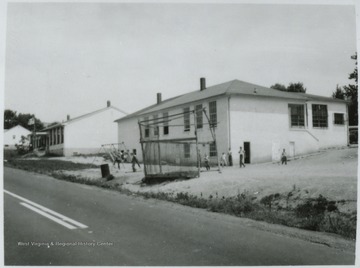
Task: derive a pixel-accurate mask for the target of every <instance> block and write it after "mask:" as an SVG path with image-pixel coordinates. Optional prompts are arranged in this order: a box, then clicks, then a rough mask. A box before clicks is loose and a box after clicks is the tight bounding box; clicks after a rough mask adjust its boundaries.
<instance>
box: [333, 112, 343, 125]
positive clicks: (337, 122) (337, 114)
mask: <svg viewBox="0 0 360 268" xmlns="http://www.w3.org/2000/svg"><path fill="white" fill-rule="evenodd" d="M339 115H340V116H341V120H340V122H339V121H338V120H337V119H339V118H336V116H339ZM334 125H337V126H343V125H345V114H344V113H334Z"/></svg>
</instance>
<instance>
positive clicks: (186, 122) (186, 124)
mask: <svg viewBox="0 0 360 268" xmlns="http://www.w3.org/2000/svg"><path fill="white" fill-rule="evenodd" d="M184 131H190V108H189V107H186V108H184Z"/></svg>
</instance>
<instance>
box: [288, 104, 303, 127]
mask: <svg viewBox="0 0 360 268" xmlns="http://www.w3.org/2000/svg"><path fill="white" fill-rule="evenodd" d="M289 110H290V121H291V123H290V125H291V127H304V126H305V116H304V105H302V104H289Z"/></svg>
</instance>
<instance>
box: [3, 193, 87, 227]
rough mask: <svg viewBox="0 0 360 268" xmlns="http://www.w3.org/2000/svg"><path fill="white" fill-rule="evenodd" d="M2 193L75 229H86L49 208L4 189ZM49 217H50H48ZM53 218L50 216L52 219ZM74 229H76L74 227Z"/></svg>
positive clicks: (83, 225)
mask: <svg viewBox="0 0 360 268" xmlns="http://www.w3.org/2000/svg"><path fill="white" fill-rule="evenodd" d="M4 192H5V193H7V194H9V195H11V196H13V197H15V198H17V199H20V200H22V201H24V202H26V203H27V204H30V205H32V208H34V207H36V208H38V209H40V210H42V212H47V213H48V214H52V215H53V216H56V217H58V218H60V220H62V221H66V222H68V223H71V224H73V225H75V226H77V227H79V228H81V229H85V228H88V226H86V225H85V224H82V223H80V222H78V221H75V220H73V219H70V218H69V217H66V216H64V215H62V214H60V213H57V212H55V211H53V210H51V209H49V208H46V207H44V206H42V205H39V204H37V203H35V202H32V201H30V200H29V199H26V198H24V197H21V196H19V195H17V194H14V193H12V192H9V191H7V190H5V189H4ZM34 211H35V210H34ZM49 216H51V215H49ZM53 216H52V217H53ZM54 218H55V217H54ZM75 228H76V227H75Z"/></svg>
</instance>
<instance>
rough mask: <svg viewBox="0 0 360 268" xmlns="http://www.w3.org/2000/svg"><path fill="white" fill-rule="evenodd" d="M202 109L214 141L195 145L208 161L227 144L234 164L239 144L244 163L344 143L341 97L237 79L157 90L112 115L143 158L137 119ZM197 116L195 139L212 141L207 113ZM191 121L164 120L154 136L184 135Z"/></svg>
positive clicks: (121, 138) (120, 135) (190, 131)
mask: <svg viewBox="0 0 360 268" xmlns="http://www.w3.org/2000/svg"><path fill="white" fill-rule="evenodd" d="M203 108H205V110H206V112H207V115H208V117H209V119H210V120H211V121H212V122H216V128H215V133H216V145H215V144H212V145H210V146H208V147H205V146H204V147H202V146H201V145H200V147H199V148H200V153H201V155H204V154H207V155H210V161H211V163H212V164H214V163H216V162H217V159H218V157H220V156H221V154H222V153H228V151H229V149H230V150H231V151H232V155H233V161H234V165H238V163H239V155H238V151H239V147H243V148H244V149H245V151H246V153H245V163H260V162H270V161H279V160H280V155H281V152H282V150H283V149H285V150H286V152H287V155H288V156H289V157H290V158H291V157H294V156H298V155H304V154H309V153H312V152H316V151H318V150H319V149H323V148H329V147H340V146H346V145H348V112H347V102H346V101H343V100H339V99H333V98H330V97H323V96H316V95H311V94H306V93H292V92H283V91H279V90H276V89H271V88H267V87H263V86H259V85H255V84H251V83H247V82H243V81H239V80H233V81H229V82H226V83H222V84H219V85H215V86H210V87H208V88H207V87H206V85H205V79H204V78H202V79H201V82H200V90H196V91H193V92H190V93H187V94H184V95H181V96H177V97H174V98H171V99H168V100H164V101H162V100H161V94H160V93H158V96H157V103H156V104H154V105H152V106H150V107H147V108H144V109H142V110H140V111H137V112H135V113H132V114H130V115H127V116H125V117H122V118H119V119H117V120H116V122H117V124H118V142H119V143H121V142H124V144H126V146H127V147H128V148H129V149H131V150H132V151H135V152H137V155H138V158H139V160H142V154H141V145H140V142H139V141H140V132H139V126H138V121H141V120H147V119H151V118H162V117H165V118H166V117H167V116H170V115H173V114H179V113H182V112H184V111H189V110H190V111H191V110H200V109H203ZM197 115H198V116H197V119H196V121H197V129H198V138H199V141H201V140H203V141H209V140H211V132H210V128H209V124H207V118H205V116H204V115H203V114H202V113H201V112H200V113H198V114H197ZM194 120H195V119H194V117H193V116H190V117H189V118H186V119H185V118H178V119H176V120H173V121H171V122H170V123H163V125H162V127H160V129H159V131H158V132H159V133H156V135H158V138H159V139H174V138H186V137H187V136H190V135H192V134H193V132H194V130H195V124H194V123H195V122H194ZM168 125H177V126H178V127H173V128H172V127H169V126H168ZM179 126H180V127H179ZM125 129H126V130H127V131H126V132H125V131H123V130H125ZM153 131H154V130H153V129H149V130H148V131H147V132H146V134H145V133H143V135H144V134H145V135H147V136H148V137H149V136H150V137H151V136H152V135H154V133H153ZM145 138H146V137H145ZM204 150H205V151H204ZM186 153H187V154H188V153H189V152H186ZM191 153H195V154H196V152H191Z"/></svg>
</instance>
